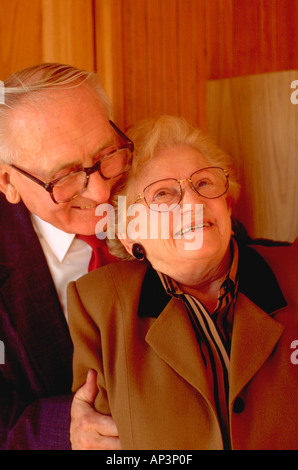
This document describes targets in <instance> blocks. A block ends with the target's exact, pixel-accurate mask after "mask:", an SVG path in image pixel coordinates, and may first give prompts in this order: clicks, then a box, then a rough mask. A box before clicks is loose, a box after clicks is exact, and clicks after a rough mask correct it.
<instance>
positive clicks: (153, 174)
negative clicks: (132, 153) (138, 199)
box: [136, 145, 210, 185]
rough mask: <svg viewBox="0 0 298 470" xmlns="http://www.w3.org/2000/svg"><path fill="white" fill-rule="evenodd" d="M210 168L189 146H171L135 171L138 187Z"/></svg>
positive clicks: (205, 159)
mask: <svg viewBox="0 0 298 470" xmlns="http://www.w3.org/2000/svg"><path fill="white" fill-rule="evenodd" d="M207 166H210V162H209V161H208V159H207V158H206V157H205V156H204V155H202V154H201V153H200V152H199V151H198V150H196V149H194V148H193V147H190V146H182V145H179V146H173V147H169V148H166V149H162V150H159V151H158V152H156V153H155V154H154V155H153V156H152V158H151V159H150V160H149V161H148V162H147V163H146V164H145V165H144V166H143V167H141V168H140V169H139V171H138V170H137V171H136V181H137V183H138V185H146V184H150V183H152V182H153V181H157V180H159V179H162V178H177V179H180V178H185V177H189V176H190V175H191V173H193V172H194V171H196V170H200V169H201V168H205V167H207Z"/></svg>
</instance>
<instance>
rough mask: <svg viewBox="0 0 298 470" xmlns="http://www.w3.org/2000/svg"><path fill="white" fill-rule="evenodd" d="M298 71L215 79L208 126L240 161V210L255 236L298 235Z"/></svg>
mask: <svg viewBox="0 0 298 470" xmlns="http://www.w3.org/2000/svg"><path fill="white" fill-rule="evenodd" d="M297 79H298V70H297V71H289V72H275V73H270V74H261V75H254V76H248V77H239V78H231V79H223V80H211V81H210V82H208V84H207V110H208V112H207V114H208V129H209V132H210V133H211V135H212V136H213V137H214V138H215V140H216V141H217V142H218V143H219V145H220V146H221V147H222V148H224V149H225V150H226V151H227V152H228V153H230V154H231V155H232V156H233V157H234V159H235V160H236V165H237V169H238V172H239V176H240V182H241V185H242V193H241V197H240V201H239V204H238V207H237V211H236V215H237V216H238V218H239V219H240V221H241V222H242V223H243V224H244V226H245V227H246V228H247V230H248V233H249V235H250V236H252V237H254V238H259V237H261V238H271V239H275V240H281V241H294V239H295V238H296V237H297V236H298V217H297V214H298V190H297V181H298V159H297V149H298V133H297V129H298V105H295V104H293V103H292V102H291V99H290V98H291V93H292V92H293V90H292V89H291V88H290V86H291V83H292V81H294V80H297Z"/></svg>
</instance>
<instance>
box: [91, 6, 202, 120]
mask: <svg viewBox="0 0 298 470" xmlns="http://www.w3.org/2000/svg"><path fill="white" fill-rule="evenodd" d="M104 2H105V0H104ZM109 6H110V15H111V18H112V19H113V21H112V24H113V27H112V38H111V44H112V48H111V57H110V63H109V70H110V75H109V76H110V81H111V82H110V84H109V94H110V96H111V98H112V100H113V104H114V109H115V119H116V120H117V122H118V123H119V125H121V126H122V127H123V128H126V127H129V126H130V125H132V124H133V123H135V122H136V121H137V120H139V119H142V118H144V117H147V116H155V115H157V114H161V113H169V114H178V115H183V116H184V117H186V118H188V119H189V120H191V121H192V122H194V123H196V124H200V125H201V126H202V127H204V126H205V80H206V79H205V73H206V55H205V21H204V20H205V0H202V1H201V0H199V1H198V0H150V1H148V0H111V1H110V2H109ZM103 8H104V7H103V4H102V2H101V0H95V12H96V19H99V21H101V18H102V9H103ZM96 21H97V20H96ZM96 24H97V22H96ZM96 37H97V47H96V56H97V63H98V64H102V63H103V61H104V57H106V56H105V51H104V49H103V48H102V47H101V43H100V38H99V36H98V35H97V36H96ZM106 59H107V58H106ZM98 71H99V72H100V70H99V69H98Z"/></svg>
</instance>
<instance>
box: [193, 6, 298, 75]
mask: <svg viewBox="0 0 298 470" xmlns="http://www.w3.org/2000/svg"><path fill="white" fill-rule="evenodd" d="M199 1H200V0H199ZM297 25H298V1H297V0H212V1H207V0H206V30H207V40H206V51H207V77H208V78H210V79H211V78H212V79H216V78H226V77H235V76H243V75H251V74H257V73H264V72H274V71H279V70H291V69H295V68H297V65H298V64H297V62H298V59H297V50H298V35H297Z"/></svg>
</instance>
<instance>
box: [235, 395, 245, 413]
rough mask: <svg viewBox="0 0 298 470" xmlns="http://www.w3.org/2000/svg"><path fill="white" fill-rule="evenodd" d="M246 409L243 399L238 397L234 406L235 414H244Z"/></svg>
mask: <svg viewBox="0 0 298 470" xmlns="http://www.w3.org/2000/svg"><path fill="white" fill-rule="evenodd" d="M244 408H245V405H244V401H243V399H242V398H240V397H237V398H236V400H235V401H234V405H233V411H234V413H237V414H240V413H242V411H243V410H244Z"/></svg>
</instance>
